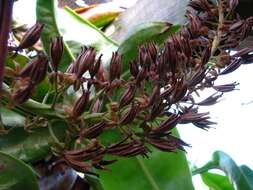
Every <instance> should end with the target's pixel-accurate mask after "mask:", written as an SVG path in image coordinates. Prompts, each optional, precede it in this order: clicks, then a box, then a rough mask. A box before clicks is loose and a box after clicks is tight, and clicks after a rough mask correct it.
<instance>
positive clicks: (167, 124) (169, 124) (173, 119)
mask: <svg viewBox="0 0 253 190" xmlns="http://www.w3.org/2000/svg"><path fill="white" fill-rule="evenodd" d="M179 120H180V116H179V115H175V114H174V115H172V116H170V117H169V118H168V119H167V120H166V121H164V122H163V123H161V125H160V126H159V127H157V128H155V129H154V130H152V133H165V132H168V131H170V130H171V129H173V128H174V127H175V126H176V125H177V123H178V122H179Z"/></svg>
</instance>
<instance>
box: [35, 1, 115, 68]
mask: <svg viewBox="0 0 253 190" xmlns="http://www.w3.org/2000/svg"><path fill="white" fill-rule="evenodd" d="M56 4H57V0H47V1H44V0H37V10H36V11H37V20H38V22H40V23H43V24H45V27H44V30H43V32H42V36H41V39H42V43H43V46H44V48H45V50H46V52H47V53H49V48H50V41H51V40H52V38H54V37H56V36H59V35H62V36H63V39H64V57H63V58H62V63H61V64H60V69H61V70H65V69H66V68H67V67H68V65H69V64H70V63H71V62H72V61H73V60H74V59H75V56H76V55H77V54H78V53H79V52H80V50H81V47H82V46H84V45H86V46H93V47H95V48H96V49H97V50H98V53H103V55H104V56H103V61H104V62H106V61H107V60H108V59H109V57H110V56H111V52H112V51H115V50H116V49H117V44H116V43H115V42H114V41H112V40H111V39H109V38H108V37H106V36H105V34H104V33H103V32H101V31H100V30H99V29H97V28H96V26H94V25H93V24H91V23H90V22H89V21H87V20H84V19H83V18H81V17H80V16H79V15H78V14H76V13H75V12H74V11H72V10H71V9H69V8H65V9H60V8H57V5H56Z"/></svg>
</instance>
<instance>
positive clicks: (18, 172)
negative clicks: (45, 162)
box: [0, 152, 39, 190]
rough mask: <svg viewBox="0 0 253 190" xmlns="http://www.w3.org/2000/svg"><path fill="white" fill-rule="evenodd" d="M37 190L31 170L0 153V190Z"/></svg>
mask: <svg viewBox="0 0 253 190" xmlns="http://www.w3.org/2000/svg"><path fill="white" fill-rule="evenodd" d="M20 189H26V190H39V186H38V183H37V179H36V176H35V175H34V172H33V170H32V169H31V168H30V167H29V166H28V165H26V164H25V163H23V162H22V161H20V160H17V159H16V158H13V157H12V156H10V155H8V154H5V153H3V152H0V190H20Z"/></svg>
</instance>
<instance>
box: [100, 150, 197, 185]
mask: <svg viewBox="0 0 253 190" xmlns="http://www.w3.org/2000/svg"><path fill="white" fill-rule="evenodd" d="M117 160H118V161H117V162H116V163H114V164H112V165H110V166H109V168H110V169H111V172H100V173H99V174H100V178H101V183H102V185H103V187H104V189H110V190H118V189H120V190H128V189H131V190H140V189H148V190H165V189H166V190H175V189H180V190H181V189H187V190H193V189H194V188H193V185H192V181H191V174H190V171H189V168H188V163H187V160H186V157H185V154H184V153H183V152H181V151H179V152H177V153H167V152H161V151H159V150H155V149H154V150H152V153H151V154H150V158H142V157H136V158H122V159H121V158H119V159H118V158H117Z"/></svg>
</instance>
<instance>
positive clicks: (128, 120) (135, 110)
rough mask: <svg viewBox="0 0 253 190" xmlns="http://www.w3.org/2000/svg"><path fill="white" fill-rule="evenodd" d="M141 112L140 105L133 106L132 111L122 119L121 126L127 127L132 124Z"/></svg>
mask: <svg viewBox="0 0 253 190" xmlns="http://www.w3.org/2000/svg"><path fill="white" fill-rule="evenodd" d="M138 112H139V105H134V104H133V105H132V107H131V108H130V110H129V111H128V112H127V113H126V114H125V115H124V116H123V117H122V118H121V119H120V121H119V124H120V125H127V124H129V123H131V122H132V121H133V120H134V119H135V117H136V116H137V114H138Z"/></svg>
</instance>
